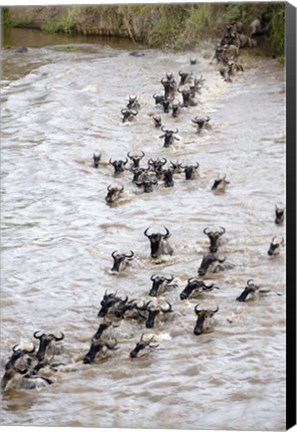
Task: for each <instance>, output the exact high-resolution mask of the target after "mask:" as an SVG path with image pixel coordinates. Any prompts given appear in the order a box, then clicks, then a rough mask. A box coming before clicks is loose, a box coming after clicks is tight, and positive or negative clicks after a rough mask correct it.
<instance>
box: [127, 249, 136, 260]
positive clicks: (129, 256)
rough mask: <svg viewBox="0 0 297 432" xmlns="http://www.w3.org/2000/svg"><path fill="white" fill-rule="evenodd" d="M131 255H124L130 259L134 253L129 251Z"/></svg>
mask: <svg viewBox="0 0 297 432" xmlns="http://www.w3.org/2000/svg"><path fill="white" fill-rule="evenodd" d="M130 252H131V255H128V254H125V257H126V258H132V257H133V256H134V252H133V251H132V250H131V249H130Z"/></svg>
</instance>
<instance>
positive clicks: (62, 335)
mask: <svg viewBox="0 0 297 432" xmlns="http://www.w3.org/2000/svg"><path fill="white" fill-rule="evenodd" d="M51 336H53V338H54V339H55V341H56V342H59V341H61V340H63V339H64V338H65V335H64V333H63V332H61V336H60V337H57V336H55V335H51Z"/></svg>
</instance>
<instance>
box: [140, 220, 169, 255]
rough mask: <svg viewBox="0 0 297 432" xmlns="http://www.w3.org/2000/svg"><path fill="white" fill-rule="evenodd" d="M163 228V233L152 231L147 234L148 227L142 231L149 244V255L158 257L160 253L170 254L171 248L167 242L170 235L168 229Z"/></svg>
mask: <svg viewBox="0 0 297 432" xmlns="http://www.w3.org/2000/svg"><path fill="white" fill-rule="evenodd" d="M164 228H165V231H166V232H165V234H161V233H152V234H148V230H149V229H150V228H149V227H148V228H147V229H146V230H145V231H144V235H145V236H146V237H147V238H148V239H149V241H150V246H151V257H152V258H158V257H159V256H160V255H172V254H173V248H172V247H171V246H170V244H169V242H168V238H169V237H170V235H171V234H170V232H169V229H168V228H166V227H164Z"/></svg>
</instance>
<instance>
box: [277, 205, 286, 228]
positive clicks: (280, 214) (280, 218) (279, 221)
mask: <svg viewBox="0 0 297 432" xmlns="http://www.w3.org/2000/svg"><path fill="white" fill-rule="evenodd" d="M284 219H285V208H281V207H278V206H277V205H276V206H275V223H276V225H280V224H282V223H283V222H284Z"/></svg>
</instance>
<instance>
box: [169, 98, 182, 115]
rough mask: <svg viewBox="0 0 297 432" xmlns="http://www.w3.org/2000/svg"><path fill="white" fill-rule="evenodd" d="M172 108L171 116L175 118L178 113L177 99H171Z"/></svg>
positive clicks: (178, 104)
mask: <svg viewBox="0 0 297 432" xmlns="http://www.w3.org/2000/svg"><path fill="white" fill-rule="evenodd" d="M171 109H172V117H174V118H176V117H178V115H179V113H180V103H179V102H178V101H173V102H172V104H171Z"/></svg>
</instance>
